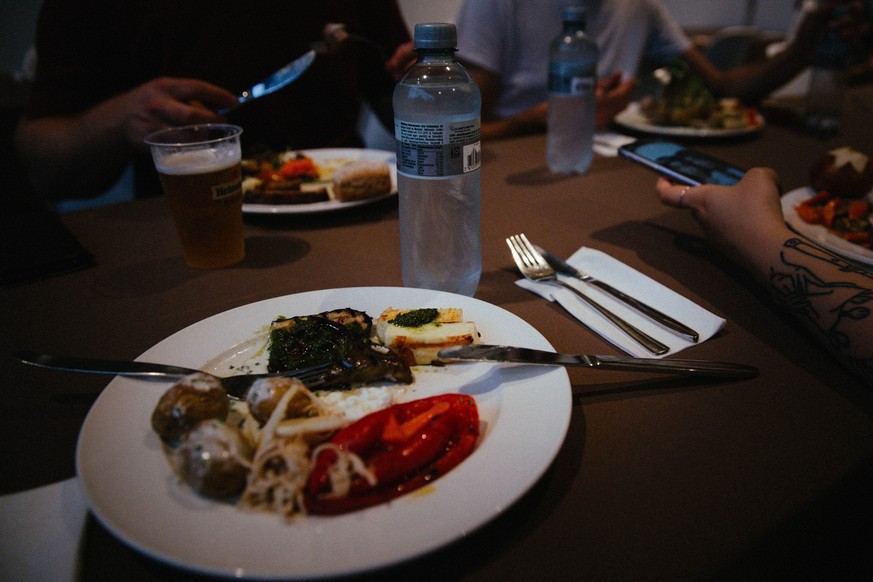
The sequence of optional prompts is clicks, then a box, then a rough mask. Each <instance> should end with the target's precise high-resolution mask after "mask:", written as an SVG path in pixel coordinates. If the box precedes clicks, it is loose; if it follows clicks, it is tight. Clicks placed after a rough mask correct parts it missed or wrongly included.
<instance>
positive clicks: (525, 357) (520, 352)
mask: <svg viewBox="0 0 873 582" xmlns="http://www.w3.org/2000/svg"><path fill="white" fill-rule="evenodd" d="M437 357H439V359H440V360H444V361H452V360H472V361H479V362H483V361H484V362H507V363H514V364H538V365H552V366H579V367H584V368H597V369H601V370H626V371H631V372H661V373H667V374H682V375H691V376H707V377H710V378H736V379H743V378H754V377H755V376H757V375H758V369H757V368H754V367H752V366H745V365H743V364H732V363H729V362H716V361H712V360H683V359H669V360H667V359H663V360H659V359H654V358H633V357H630V356H595V355H584V354H558V353H554V352H546V351H543V350H535V349H531V348H520V347H515V346H495V345H486V344H472V345H466V346H454V347H451V348H444V349H442V350H440V351H439V352H438V353H437Z"/></svg>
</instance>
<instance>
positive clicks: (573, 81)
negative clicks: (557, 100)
mask: <svg viewBox="0 0 873 582" xmlns="http://www.w3.org/2000/svg"><path fill="white" fill-rule="evenodd" d="M596 85H597V79H596V78H595V77H568V76H564V75H549V93H557V94H558V95H572V96H573V97H585V96H587V95H593V94H594V87H595V86H596Z"/></svg>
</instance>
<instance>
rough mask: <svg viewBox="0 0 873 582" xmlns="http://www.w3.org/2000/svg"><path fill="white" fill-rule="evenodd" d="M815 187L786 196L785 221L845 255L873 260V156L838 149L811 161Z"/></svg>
mask: <svg viewBox="0 0 873 582" xmlns="http://www.w3.org/2000/svg"><path fill="white" fill-rule="evenodd" d="M809 183H810V186H808V187H805V188H798V189H796V190H792V191H791V192H788V193H787V194H785V195H784V196H782V214H783V215H784V216H785V222H787V223H788V225H789V226H791V228H793V229H794V230H795V231H797V232H799V233H800V234H802V235H803V236H805V237H807V238H809V239H812V240H814V241H816V242H817V243H818V244H820V245H821V246H823V247H824V248H826V249H828V250H829V251H831V252H833V253H836V254H838V255H841V256H843V257H846V258H849V259H853V260H855V261H859V262H861V263H865V264H867V265H873V161H871V159H870V157H869V156H867V155H866V154H864V153H862V152H859V151H857V150H855V149H853V148H851V147H840V148H835V149H833V150H831V151H829V152H827V153H825V154H824V155H822V156H820V157H819V159H818V160H816V162H815V163H814V164H813V165H812V167H811V168H810V170H809Z"/></svg>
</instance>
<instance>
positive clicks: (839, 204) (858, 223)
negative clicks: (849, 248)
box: [794, 190, 873, 249]
mask: <svg viewBox="0 0 873 582" xmlns="http://www.w3.org/2000/svg"><path fill="white" fill-rule="evenodd" d="M794 209H795V211H796V212H797V215H798V216H799V217H800V219H801V220H803V221H804V222H806V223H807V224H818V225H821V226H824V227H825V228H827V229H828V232H830V233H832V234H834V235H836V236H838V237H840V238H842V239H844V240H846V241H848V242H850V243H853V244H856V245H858V246H861V247H864V248H867V249H873V222H871V221H873V213H871V209H873V205H871V203H870V202H869V201H868V200H864V199H858V198H852V199H843V198H840V197H839V196H833V195H832V194H831V193H830V192H828V191H827V190H820V191H819V192H817V193H816V194H814V195H813V196H811V197H809V198H807V199H806V200H804V201H803V202H801V203H800V204H798V205H797V206H795V207H794Z"/></svg>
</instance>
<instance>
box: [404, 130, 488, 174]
mask: <svg viewBox="0 0 873 582" xmlns="http://www.w3.org/2000/svg"><path fill="white" fill-rule="evenodd" d="M394 137H395V138H396V139H397V171H398V173H400V174H403V175H406V176H418V177H430V178H444V177H448V176H459V175H462V174H466V173H467V172H473V171H475V170H478V169H479V167H480V166H481V165H482V148H481V142H480V141H479V118H474V119H465V120H459V121H451V122H442V123H441V122H434V123H416V122H410V121H401V120H398V119H396V118H395V120H394Z"/></svg>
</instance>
